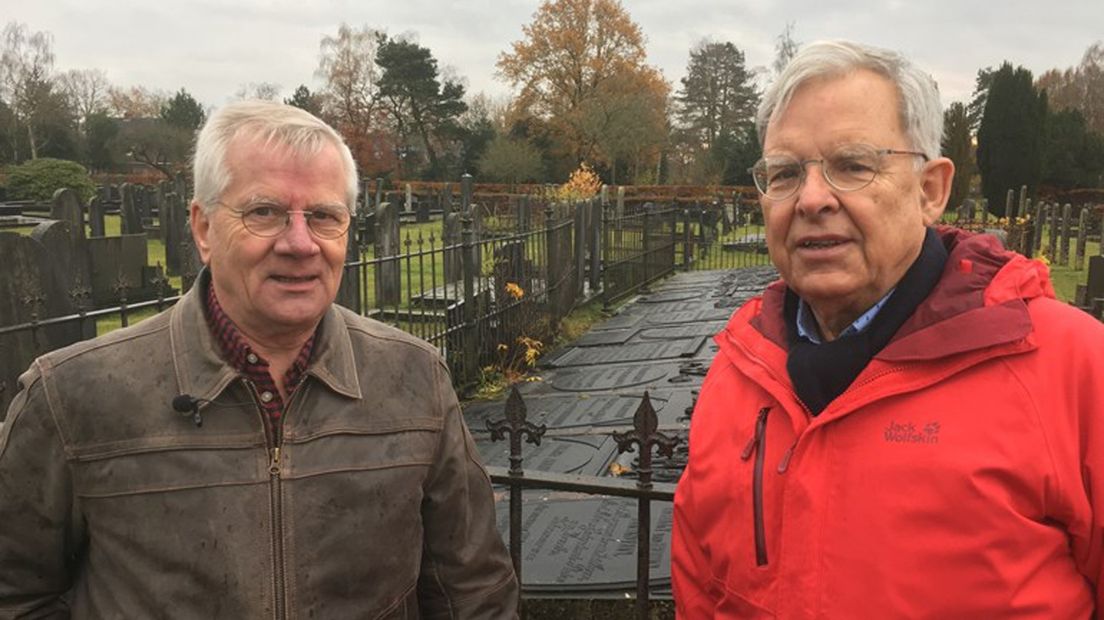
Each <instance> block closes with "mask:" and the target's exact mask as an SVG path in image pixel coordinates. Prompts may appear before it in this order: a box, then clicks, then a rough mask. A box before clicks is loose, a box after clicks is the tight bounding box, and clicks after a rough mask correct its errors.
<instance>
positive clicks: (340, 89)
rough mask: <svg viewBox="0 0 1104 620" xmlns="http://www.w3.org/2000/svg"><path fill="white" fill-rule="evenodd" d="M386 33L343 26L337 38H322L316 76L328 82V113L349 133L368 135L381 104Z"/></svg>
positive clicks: (326, 88) (325, 92)
mask: <svg viewBox="0 0 1104 620" xmlns="http://www.w3.org/2000/svg"><path fill="white" fill-rule="evenodd" d="M382 38H383V33H382V32H381V31H379V30H375V29H374V28H370V27H368V26H362V27H360V28H353V27H351V26H349V25H348V24H344V23H343V24H341V25H340V26H339V27H338V29H337V35H336V36H325V37H322V43H321V56H320V58H319V60H318V70H317V71H315V75H317V76H318V77H320V78H322V80H323V81H324V82H325V87H324V91H323V94H324V95H325V114H326V115H327V116H329V117H331V118H332V119H333V120H334V121H335V122H336V123H337V124H339V125H341V126H342V129H343V130H345V131H349V130H353V131H356V132H358V133H359V132H367V131H369V130H370V128H371V125H372V120H373V119H372V117H373V115H374V113H375V112H376V109H377V107H378V105H379V78H380V74H379V68H378V67H377V66H376V53H377V52H378V51H379V46H380V43H381V40H382Z"/></svg>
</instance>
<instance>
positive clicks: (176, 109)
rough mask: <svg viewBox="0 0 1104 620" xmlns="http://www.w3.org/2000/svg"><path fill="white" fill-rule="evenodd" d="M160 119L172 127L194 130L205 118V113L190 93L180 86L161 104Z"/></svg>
mask: <svg viewBox="0 0 1104 620" xmlns="http://www.w3.org/2000/svg"><path fill="white" fill-rule="evenodd" d="M161 120H163V121H165V122H166V123H168V124H169V125H172V126H173V127H178V128H180V129H186V130H189V131H195V130H197V129H199V127H200V125H202V124H203V121H205V120H207V113H206V112H204V111H203V106H201V105H199V102H198V101H196V100H195V97H193V96H192V95H191V93H189V92H188V91H186V90H184V89H183V88H181V89H180V91H179V92H177V93H176V94H175V95H173V96H172V97H171V98H170V99H169V100H168V101H166V102H165V105H163V106H161Z"/></svg>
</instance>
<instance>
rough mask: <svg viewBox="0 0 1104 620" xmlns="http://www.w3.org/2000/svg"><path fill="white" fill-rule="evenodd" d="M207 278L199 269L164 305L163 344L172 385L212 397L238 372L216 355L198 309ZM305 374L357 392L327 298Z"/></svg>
mask: <svg viewBox="0 0 1104 620" xmlns="http://www.w3.org/2000/svg"><path fill="white" fill-rule="evenodd" d="M210 280H211V275H210V272H209V271H208V270H207V269H204V270H203V271H201V272H200V274H199V277H198V278H196V282H195V284H194V285H193V286H192V288H191V290H189V291H188V292H187V293H186V294H185V295H184V297H182V298H181V300H180V301H179V302H178V303H177V304H176V305H175V306H173V308H172V310H170V312H171V315H170V318H169V347H170V351H171V353H172V361H173V370H174V373H175V375H176V382H177V389H178V390H179V393H180V394H188V395H191V396H193V397H195V398H198V399H202V400H213V399H214V398H215V397H216V396H218V395H219V394H220V393H221V392H222V391H223V390H224V389H226V386H228V385H229V384H230V383H232V382H233V381H235V380H236V379H237V378H238V376H239V375H238V373H237V371H235V370H234V369H233V368H231V367H230V365H229V364H227V363H226V361H225V360H223V359H222V356H221V355H220V353H219V345H218V343H217V342H216V341H215V338H214V336H213V335H212V334H211V330H210V328H209V327H208V325H207V320H206V317H205V316H204V314H203V312H204V311H203V294H204V293H205V292H206V290H207V287H208V286H209V285H210ZM306 374H308V375H311V376H313V377H315V378H316V379H318V380H319V381H320V382H322V383H323V384H324V385H326V386H327V387H329V388H330V389H331V390H333V391H334V392H337V393H338V394H342V395H344V396H347V397H349V398H360V397H361V389H360V381H359V378H358V376H357V368H356V361H355V358H354V355H353V344H352V341H351V340H350V338H349V330H348V328H347V326H346V323H345V318H344V317H343V316H342V315H341V312H340V310H338V309H337V307H336V306H334V305H333V304H330V307H329V308H328V309H327V310H326V314H325V315H324V316H323V317H322V322H321V323H320V324H319V327H318V333H317V334H316V335H315V343H314V352H313V355H312V356H311V361H310V363H309V365H308V366H307V373H306Z"/></svg>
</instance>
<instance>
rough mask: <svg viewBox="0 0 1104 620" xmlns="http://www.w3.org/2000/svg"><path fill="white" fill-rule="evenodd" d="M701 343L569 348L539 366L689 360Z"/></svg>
mask: <svg viewBox="0 0 1104 620" xmlns="http://www.w3.org/2000/svg"><path fill="white" fill-rule="evenodd" d="M702 340H703V339H702V338H685V339H682V340H662V341H656V342H641V343H633V344H623V345H613V346H603V347H580V348H574V349H569V350H568V351H567V352H566V353H565V354H563V355H561V356H559V357H557V358H556V359H553V360H549V361H546V362H544V364H543V365H544V366H547V367H553V368H561V367H564V366H597V365H600V364H611V363H616V362H640V361H645V360H662V359H672V358H679V357H691V356H693V355H694V354H695V353H696V352H697V350H698V349H699V348H700V347H701V344H702Z"/></svg>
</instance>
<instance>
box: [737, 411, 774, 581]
mask: <svg viewBox="0 0 1104 620" xmlns="http://www.w3.org/2000/svg"><path fill="white" fill-rule="evenodd" d="M770 410H771V408H770V407H763V408H762V409H760V410H759V417H758V418H757V419H756V420H755V436H754V437H752V438H751V439H750V440H749V441H748V444H747V446H745V447H744V452H743V453H742V454H741V455H740V458H741V459H743V460H745V461H746V460H748V459H749V458H751V455H752V454H754V455H755V465H754V466H753V467H752V479H751V501H752V510H753V512H754V515H755V564H756V565H757V566H766V565H767V531H766V524H765V523H764V518H763V461H764V460H765V459H766V455H767V414H769V413H770Z"/></svg>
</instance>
